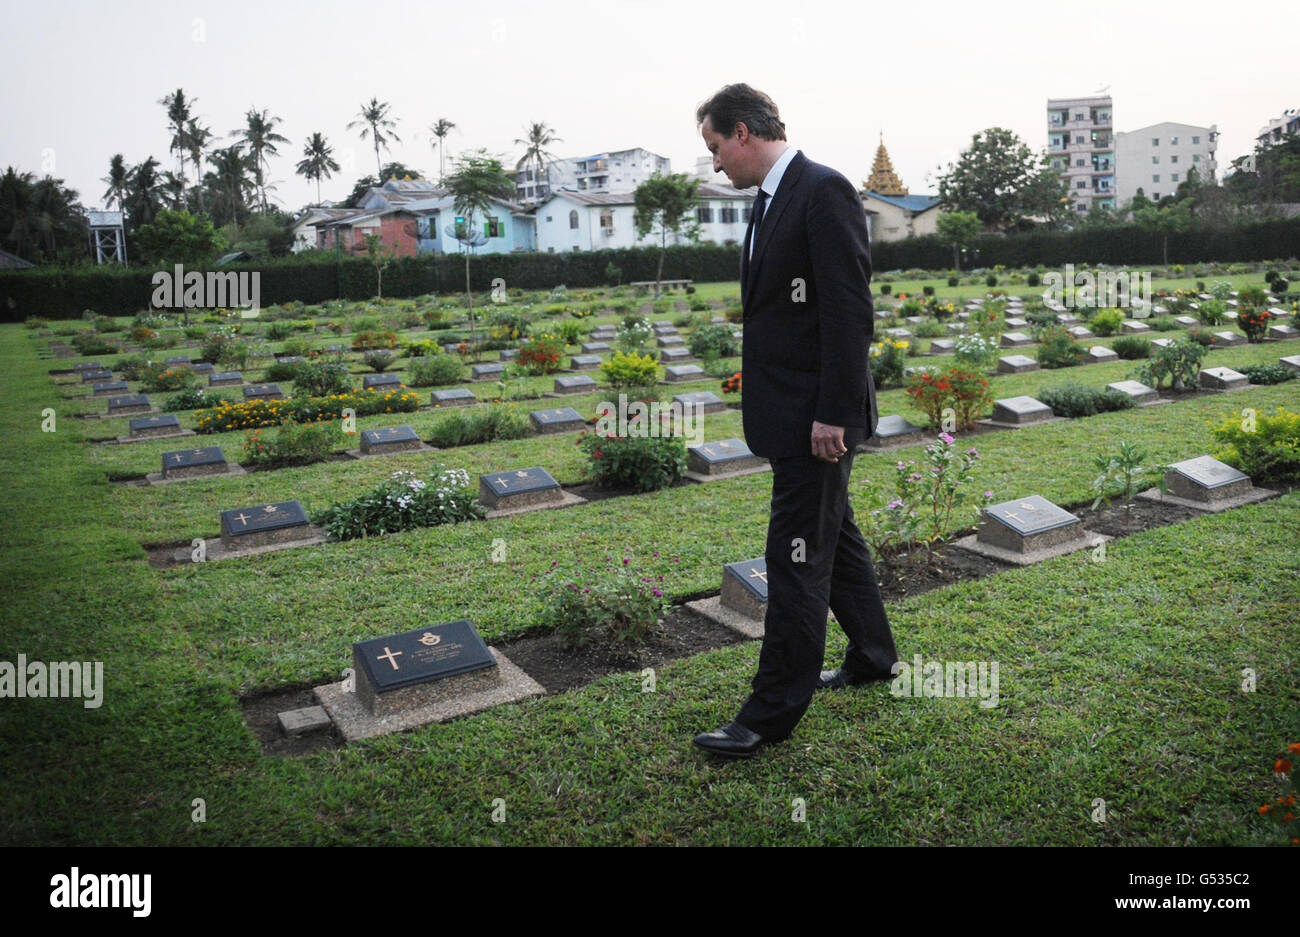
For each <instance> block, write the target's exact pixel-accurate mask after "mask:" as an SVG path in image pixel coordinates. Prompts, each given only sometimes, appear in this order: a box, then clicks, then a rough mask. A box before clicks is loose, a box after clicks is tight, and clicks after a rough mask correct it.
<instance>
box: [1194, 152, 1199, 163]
mask: <svg viewBox="0 0 1300 937" xmlns="http://www.w3.org/2000/svg"><path fill="white" fill-rule="evenodd" d="M1200 161H1201V154H1200V153H1193V154H1192V162H1193V163H1199V162H1200Z"/></svg>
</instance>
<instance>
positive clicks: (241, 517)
mask: <svg viewBox="0 0 1300 937" xmlns="http://www.w3.org/2000/svg"><path fill="white" fill-rule="evenodd" d="M235 520H237V521H239V523H240V524H242V525H243V526H245V527H247V526H248V515H247V514H245V513H244V512H243V511H240V512H239V513H238V514H236V515H235Z"/></svg>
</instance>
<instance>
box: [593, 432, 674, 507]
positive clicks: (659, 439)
mask: <svg viewBox="0 0 1300 937" xmlns="http://www.w3.org/2000/svg"><path fill="white" fill-rule="evenodd" d="M647 429H649V427H647ZM578 444H579V445H580V446H581V447H582V450H583V452H585V453H586V454H587V465H586V467H585V474H586V477H587V478H588V479H589V480H590V481H592V482H593V483H594V484H596V485H599V486H601V487H611V488H630V489H632V490H633V491H639V492H645V491H658V490H659V489H660V488H667V487H668V486H669V485H671V484H673V483H674V482H676V481H677V480H678V479H679V478H681V477H682V474H683V473H684V472H685V471H686V467H687V463H686V442H685V440H684V439H683V438H682V437H681V436H614V435H609V436H601V435H599V434H597V433H583V434H582V435H581V436H580V437H579V438H578Z"/></svg>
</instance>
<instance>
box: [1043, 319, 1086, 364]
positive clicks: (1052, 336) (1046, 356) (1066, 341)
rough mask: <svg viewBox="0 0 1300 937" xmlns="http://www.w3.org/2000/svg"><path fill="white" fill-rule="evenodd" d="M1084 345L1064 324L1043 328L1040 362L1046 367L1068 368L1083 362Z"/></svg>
mask: <svg viewBox="0 0 1300 937" xmlns="http://www.w3.org/2000/svg"><path fill="white" fill-rule="evenodd" d="M1084 354H1085V352H1084V350H1083V346H1082V345H1080V344H1079V343H1078V342H1076V341H1075V340H1074V336H1073V335H1071V334H1070V333H1069V331H1068V330H1067V329H1066V328H1065V326H1063V325H1052V326H1048V327H1047V328H1045V329H1043V333H1042V344H1041V345H1039V346H1038V363H1039V364H1040V365H1042V366H1043V367H1045V368H1068V367H1073V366H1074V365H1076V364H1082V363H1083V356H1084Z"/></svg>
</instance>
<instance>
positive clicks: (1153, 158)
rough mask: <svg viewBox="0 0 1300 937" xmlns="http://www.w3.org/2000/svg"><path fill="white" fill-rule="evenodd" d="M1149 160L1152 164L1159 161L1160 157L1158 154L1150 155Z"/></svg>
mask: <svg viewBox="0 0 1300 937" xmlns="http://www.w3.org/2000/svg"><path fill="white" fill-rule="evenodd" d="M1151 162H1152V164H1153V165H1154V164H1155V163H1158V162H1160V157H1159V156H1153V157H1151Z"/></svg>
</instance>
